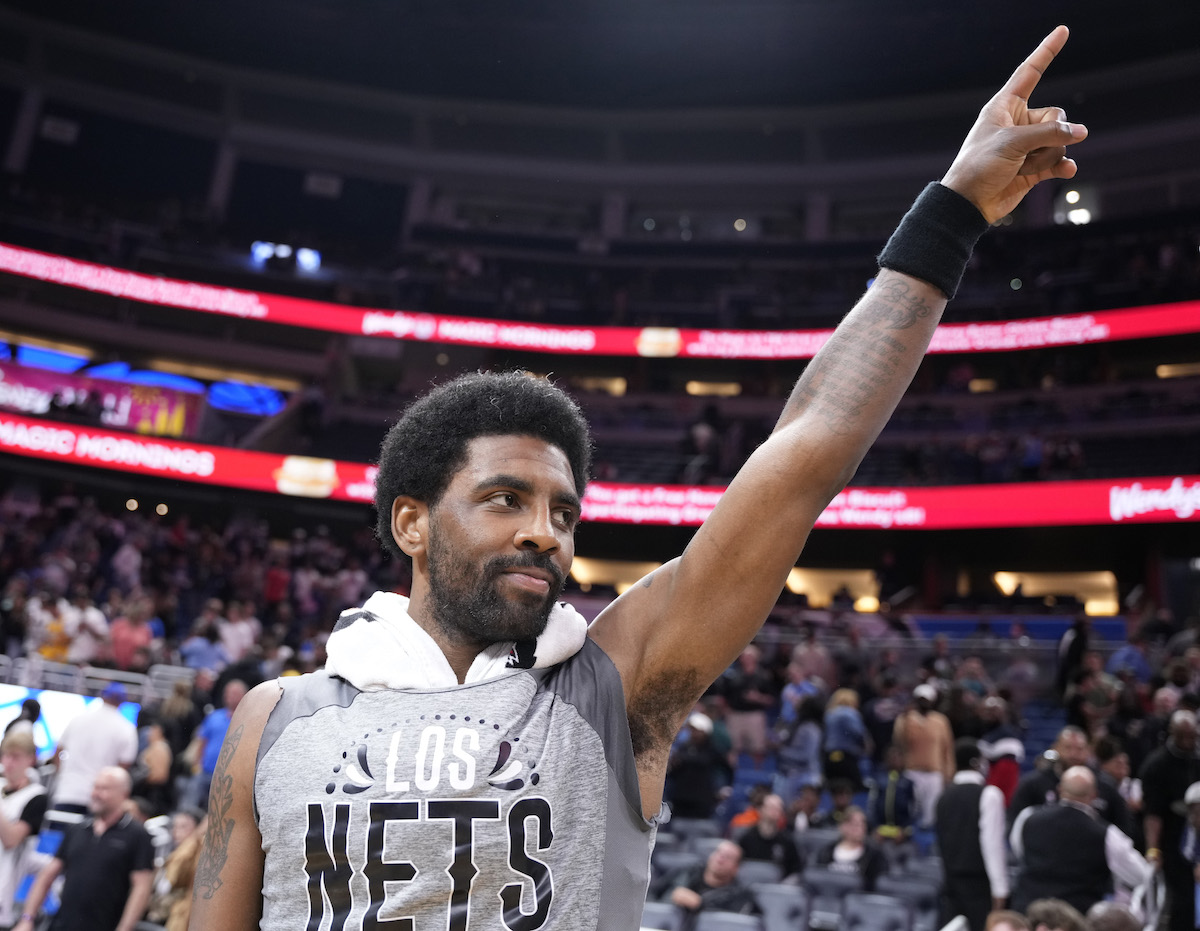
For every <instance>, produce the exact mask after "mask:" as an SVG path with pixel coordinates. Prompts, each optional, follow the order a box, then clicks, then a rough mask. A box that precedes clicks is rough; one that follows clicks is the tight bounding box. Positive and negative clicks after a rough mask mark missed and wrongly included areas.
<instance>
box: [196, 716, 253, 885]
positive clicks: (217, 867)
mask: <svg viewBox="0 0 1200 931" xmlns="http://www.w3.org/2000/svg"><path fill="white" fill-rule="evenodd" d="M243 730H245V725H241V726H239V727H238V729H237V730H236V731H234V732H233V733H232V734H230V735H229V736H228V737H226V738H225V745H224V746H223V747H221V756H220V758H219V759H218V760H217V768H216V770H215V771H214V772H213V778H212V788H211V789H210V790H209V795H208V830H207V831H205V833H204V843H203V844H202V845H201V847H200V859H199V861H198V862H197V863H196V884H195V886H194V888H193V892H192V895H193V897H198V896H203V897H204V898H206V899H211V898H212V897H213V893H215V892H216V891H217V890H218V889H220V888H221V884H222V882H223V881H222V879H221V870H222V869H223V868H224V866H225V861H226V860H227V859H228V858H229V838H230V837H231V836H232V835H233V825H234V820H233V817H232V816H231V814H230V812H231V811H232V809H233V776H231V775H229V772H228V770H229V764H230V763H231V762H232V761H233V755H234V753H236V752H237V746H238V743H239V742H241V739H242V731H243Z"/></svg>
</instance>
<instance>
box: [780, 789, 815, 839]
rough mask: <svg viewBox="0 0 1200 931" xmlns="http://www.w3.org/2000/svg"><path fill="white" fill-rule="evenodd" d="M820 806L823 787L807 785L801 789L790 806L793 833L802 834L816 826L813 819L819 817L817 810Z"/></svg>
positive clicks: (789, 813)
mask: <svg viewBox="0 0 1200 931" xmlns="http://www.w3.org/2000/svg"><path fill="white" fill-rule="evenodd" d="M820 805H821V787H820V786H819V785H806V786H802V787H801V788H800V794H799V795H798V796H796V798H795V799H793V801H792V803H791V805H789V806H788V815H789V816H790V817H791V819H792V831H793V833H795V834H800V833H801V832H803V831H807V830H808V829H809V827H812V826H814V825H813V824H812V819H813V818H815V817H816V816H817V808H818V807H820Z"/></svg>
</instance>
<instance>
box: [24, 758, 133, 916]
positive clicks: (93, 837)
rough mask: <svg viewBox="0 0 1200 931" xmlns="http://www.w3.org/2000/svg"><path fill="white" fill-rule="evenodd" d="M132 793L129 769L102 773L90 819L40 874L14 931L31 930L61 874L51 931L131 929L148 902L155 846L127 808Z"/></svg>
mask: <svg viewBox="0 0 1200 931" xmlns="http://www.w3.org/2000/svg"><path fill="white" fill-rule="evenodd" d="M129 789H130V783H129V773H127V772H126V771H125V770H123V769H120V768H118V767H115V766H108V767H105V768H104V769H102V770H100V773H99V775H97V776H96V782H95V785H94V786H93V788H92V792H91V803H90V809H91V815H90V817H88V818H85V819H84V820H83V821H81V822H79V823H78V824H73V825H71V826H70V827H69V828H68V829H67V831H66V834H65V835H64V836H63V839H62V844H61V845H60V846H59V848H58V853H57V854H56V855H55V856H54V857H53V858H51V860H50V862H49V863H48V864H46V866H44V867H43V868H42V870H41V871H40V872H39V873H38V876H37V879H36V880H35V881H34V883H33V887H32V888H31V889H30V890H29V896H28V898H27V899H26V900H25V913H24V914H23V915H22V916H21V920H20V921H18V922H17V924H16V925H14V926H13V931H33V926H34V925H33V922H34V917H35V916H36V915H37V914H38V912H39V911H40V910H41V907H42V903H43V902H44V901H45V898H46V893H47V892H49V891H50V886H51V884H52V883H53V882H54V880H56V879H57V878H58V877H59V876H60V875H61V876H62V877H63V887H62V894H61V895H60V896H59V907H58V911H57V912H55V914H54V918H53V919H52V920H51V922H50V927H49V931H133V929H134V926H135V925H137V923H138V921H139V920H141V917H142V915H143V914H144V913H145V911H146V905H147V904H148V902H149V900H150V884H151V882H153V879H154V845H153V844H152V843H151V841H150V835H149V834H147V833H146V829H145V828H144V827H142V826H141V825H140V824H139V823H138V822H137V819H135V818H134V817H133V816H132V815H130V814H129V813H128V812H127V811H126V809H125V803H126V802H127V801H128V800H129Z"/></svg>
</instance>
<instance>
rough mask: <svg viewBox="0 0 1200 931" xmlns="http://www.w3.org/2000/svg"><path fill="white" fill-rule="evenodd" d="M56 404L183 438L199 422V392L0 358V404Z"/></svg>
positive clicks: (26, 410) (46, 408)
mask: <svg viewBox="0 0 1200 931" xmlns="http://www.w3.org/2000/svg"><path fill="white" fill-rule="evenodd" d="M56 403H57V405H59V406H60V408H65V409H67V410H68V411H69V412H72V413H74V414H75V415H77V416H78V417H79V418H80V419H84V418H88V419H94V420H95V421H96V423H97V425H102V426H106V427H115V428H117V429H119V430H130V431H133V432H134V433H149V434H153V435H154V436H180V437H187V436H194V435H195V433H196V428H197V427H198V426H199V423H200V413H201V411H202V409H203V406H204V396H203V395H200V394H192V393H189V392H186V391H175V390H172V389H170V388H160V387H158V386H157V385H130V384H126V383H125V382H119V381H109V380H108V379H104V378H89V377H88V376H86V375H72V374H67V373H64V372H50V371H46V370H45V369H37V368H29V367H27V366H23V365H14V364H12V363H11V362H0V408H6V409H8V410H13V411H18V412H20V413H23V414H47V413H49V412H50V411H51V409H52V407H54V406H55V404H56Z"/></svg>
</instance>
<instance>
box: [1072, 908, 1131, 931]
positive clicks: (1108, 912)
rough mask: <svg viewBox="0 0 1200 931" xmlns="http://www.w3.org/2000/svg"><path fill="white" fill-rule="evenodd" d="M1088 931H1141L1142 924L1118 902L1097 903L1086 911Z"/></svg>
mask: <svg viewBox="0 0 1200 931" xmlns="http://www.w3.org/2000/svg"><path fill="white" fill-rule="evenodd" d="M1086 921H1087V927H1088V931H1142V929H1143V927H1144V924H1143V922H1142V921H1140V920H1139V919H1138V917H1137V916H1136V915H1135V914H1134V913H1133V912H1131V911H1130V910H1129V908H1128V907H1127V906H1125V905H1122V904H1121V903H1119V902H1097V903H1096V904H1095V905H1093V906H1092V907H1091V908H1089V909H1088V911H1087V916H1086Z"/></svg>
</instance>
